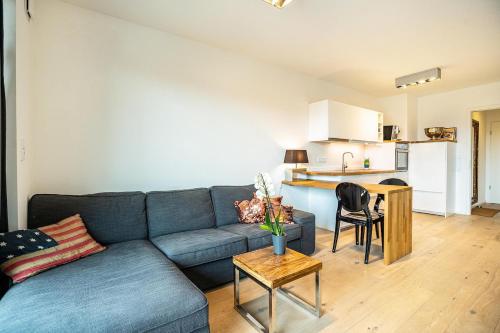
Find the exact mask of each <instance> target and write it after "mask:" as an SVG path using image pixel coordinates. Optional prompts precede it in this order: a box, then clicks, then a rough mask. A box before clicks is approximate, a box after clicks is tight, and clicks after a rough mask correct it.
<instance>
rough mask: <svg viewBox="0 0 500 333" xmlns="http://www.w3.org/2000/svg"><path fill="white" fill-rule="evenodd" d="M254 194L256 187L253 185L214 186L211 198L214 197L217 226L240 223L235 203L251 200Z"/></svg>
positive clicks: (211, 189) (211, 190)
mask: <svg viewBox="0 0 500 333" xmlns="http://www.w3.org/2000/svg"><path fill="white" fill-rule="evenodd" d="M254 193H255V187H254V186H253V185H245V186H212V187H211V188H210V196H211V197H212V203H213V206H214V210H215V221H216V224H217V226H218V227H220V226H223V225H228V224H233V223H238V214H237V213H236V210H235V208H234V202H235V201H243V200H251V199H252V198H253V194H254Z"/></svg>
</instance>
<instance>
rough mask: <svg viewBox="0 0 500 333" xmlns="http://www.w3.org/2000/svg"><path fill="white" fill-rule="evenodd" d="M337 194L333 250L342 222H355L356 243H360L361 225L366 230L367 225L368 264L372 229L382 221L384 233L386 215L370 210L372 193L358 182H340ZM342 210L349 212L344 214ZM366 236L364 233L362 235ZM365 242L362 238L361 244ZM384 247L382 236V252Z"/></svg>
mask: <svg viewBox="0 0 500 333" xmlns="http://www.w3.org/2000/svg"><path fill="white" fill-rule="evenodd" d="M335 194H336V195H337V201H338V206H337V216H336V221H335V234H334V238H333V248H332V252H335V251H336V250H337V240H338V238H339V233H340V222H341V221H342V222H347V223H351V224H354V226H355V228H356V229H355V233H356V245H358V231H359V227H361V228H362V230H364V228H365V227H366V230H367V231H366V248H365V264H368V258H369V256H370V247H371V243H372V229H373V224H374V223H380V224H381V228H382V235H383V234H384V216H383V215H380V214H378V213H377V212H376V211H370V209H369V208H368V204H369V203H370V194H369V193H368V191H367V190H366V189H365V188H364V187H362V186H360V185H357V184H353V183H340V184H339V185H337V189H336V190H335ZM342 210H345V211H346V212H348V213H347V214H345V215H343V213H342ZM362 237H364V235H363V236H362ZM362 244H363V242H362V240H361V245H362ZM383 248H384V238H383V236H382V252H383Z"/></svg>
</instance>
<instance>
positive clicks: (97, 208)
mask: <svg viewBox="0 0 500 333" xmlns="http://www.w3.org/2000/svg"><path fill="white" fill-rule="evenodd" d="M145 198H146V195H145V194H144V193H142V192H120V193H97V194H90V195H57V194H36V195H34V196H33V197H32V198H31V200H30V202H29V207H28V228H39V227H42V226H45V225H49V224H53V223H56V222H59V221H61V220H62V219H65V218H67V217H69V216H72V215H75V214H80V216H81V217H82V219H83V221H84V222H85V225H86V226H87V229H88V231H89V234H90V235H91V236H92V237H93V238H94V239H95V240H96V241H97V242H99V243H101V244H105V245H106V244H112V243H118V242H124V241H129V240H136V239H146V238H147V221H146V204H145Z"/></svg>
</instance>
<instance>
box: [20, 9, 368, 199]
mask: <svg viewBox="0 0 500 333" xmlns="http://www.w3.org/2000/svg"><path fill="white" fill-rule="evenodd" d="M32 24H33V26H34V31H35V33H34V36H32V37H33V41H34V44H33V46H32V49H31V52H32V57H33V59H35V60H34V61H35V62H34V73H33V75H32V78H33V84H34V87H33V89H34V99H33V113H32V114H31V137H30V138H29V139H28V141H29V144H28V145H30V146H29V147H27V153H28V156H29V157H30V164H31V172H30V175H29V176H28V178H29V179H30V184H31V185H30V187H29V191H30V193H42V192H52V193H89V192H98V191H121V190H144V191H147V190H161V189H171V188H189V187H195V186H210V185H214V184H247V183H251V182H252V181H253V176H254V175H255V173H256V172H258V171H261V170H267V171H271V172H272V173H273V176H274V178H275V181H278V180H280V179H282V178H283V174H284V172H283V171H284V170H283V169H284V165H283V164H282V161H283V157H284V150H285V149H286V148H298V147H303V146H307V147H308V148H310V149H311V156H310V159H311V161H315V160H316V157H317V156H324V155H325V154H326V155H327V156H329V155H328V154H338V152H337V149H338V148H335V147H336V146H335V145H334V146H328V145H322V146H311V145H310V144H307V127H308V126H307V121H308V120H307V119H308V117H307V110H308V103H310V102H313V101H317V100H320V99H324V98H332V99H335V100H339V101H343V102H346V103H351V104H357V105H360V106H363V107H367V108H374V109H376V108H377V103H376V102H375V100H374V99H373V98H371V97H370V96H366V95H363V94H360V93H358V92H355V91H353V90H350V89H346V88H342V87H339V86H335V85H333V84H329V83H326V82H324V81H319V80H315V79H312V78H310V77H307V76H304V75H301V74H298V73H293V72H290V71H287V70H284V69H282V68H279V67H276V66H272V65H267V64H264V63H261V62H259V61H256V60H253V59H250V58H247V57H244V56H240V55H237V54H234V53H231V52H227V51H224V50H220V49H217V48H213V47H210V46H207V45H204V44H201V43H197V42H194V41H190V40H187V39H183V38H179V37H176V36H174V35H170V34H167V33H164V32H160V31H157V30H153V29H150V28H147V27H143V26H139V25H136V24H133V23H129V22H126V21H123V20H119V19H115V18H112V17H109V16H105V15H102V14H98V13H95V12H91V11H87V10H84V9H81V8H78V7H75V6H72V5H68V4H65V3H62V2H60V1H56V0H44V1H43V2H38V3H37V8H36V13H35V17H34V19H33V22H32ZM332 147H333V148H332ZM337 147H338V146H337ZM346 149H347V148H346ZM330 157H331V156H330ZM330 157H329V159H330ZM337 160H338V157H332V158H331V162H332V163H337Z"/></svg>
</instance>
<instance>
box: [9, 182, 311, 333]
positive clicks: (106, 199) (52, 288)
mask: <svg viewBox="0 0 500 333" xmlns="http://www.w3.org/2000/svg"><path fill="white" fill-rule="evenodd" d="M253 191H254V190H253V187H252V186H250V185H249V186H214V187H212V188H210V189H207V188H198V189H191V190H179V191H165V192H150V193H147V194H144V193H142V192H126V193H100V194H93V195H83V196H73V195H53V194H43V195H35V196H33V197H32V199H31V200H30V203H29V221H28V226H29V228H37V227H41V226H44V225H47V224H52V223H55V222H57V221H59V220H62V219H63V218H66V217H68V216H71V215H73V214H76V213H79V214H80V215H81V216H82V218H83V220H84V221H85V223H86V225H87V228H88V230H89V233H90V234H91V235H92V236H93V237H94V238H95V239H96V240H97V241H98V242H100V243H101V244H104V245H106V246H107V247H108V248H107V250H106V251H103V252H100V253H97V254H95V255H92V256H89V257H86V258H83V259H80V260H78V261H75V262H73V263H69V264H66V265H63V266H60V267H57V268H54V269H51V270H49V271H46V272H43V273H41V274H39V275H36V276H34V277H31V278H29V279H27V280H26V281H24V282H22V283H20V284H18V285H14V286H12V287H10V289H8V290H7V283H6V282H7V280H6V277H5V276H2V277H0V288H3V289H1V290H0V291H1V293H0V295H1V294H4V295H3V297H2V298H1V299H0V332H68V331H70V332H73V333H74V332H209V325H208V303H207V299H206V298H205V296H204V294H203V292H202V290H207V289H210V288H213V287H215V286H218V285H221V284H224V283H227V282H230V281H232V279H233V271H232V256H233V255H236V254H239V253H243V252H246V251H251V250H254V249H257V248H261V247H265V246H269V245H270V244H271V236H270V234H269V233H267V232H265V231H263V230H260V229H259V227H258V225H245V224H239V223H237V217H236V213H235V210H234V207H233V202H234V201H236V200H243V199H249V198H251V197H252V195H253ZM294 220H295V222H296V224H294V225H290V226H289V227H288V228H287V232H288V240H289V243H288V246H289V247H290V248H293V249H296V250H298V251H301V252H303V253H306V254H312V253H313V252H314V239H315V222H314V215H312V214H309V213H305V212H301V211H298V210H295V211H294ZM2 286H3V287H2Z"/></svg>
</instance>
